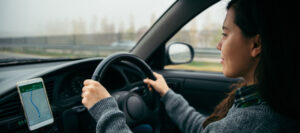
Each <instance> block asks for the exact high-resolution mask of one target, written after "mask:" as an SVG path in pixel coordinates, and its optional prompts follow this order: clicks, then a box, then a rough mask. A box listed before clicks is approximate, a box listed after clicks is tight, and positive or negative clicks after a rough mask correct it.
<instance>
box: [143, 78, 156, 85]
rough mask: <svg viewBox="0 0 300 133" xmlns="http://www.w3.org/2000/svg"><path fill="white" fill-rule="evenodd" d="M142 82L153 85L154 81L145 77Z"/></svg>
mask: <svg viewBox="0 0 300 133" xmlns="http://www.w3.org/2000/svg"><path fill="white" fill-rule="evenodd" d="M144 83H146V84H150V85H153V84H154V83H155V82H154V81H153V80H151V79H145V80H144Z"/></svg>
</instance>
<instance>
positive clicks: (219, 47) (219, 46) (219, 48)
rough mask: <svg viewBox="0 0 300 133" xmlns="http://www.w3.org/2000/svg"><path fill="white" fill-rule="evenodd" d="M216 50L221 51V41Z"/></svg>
mask: <svg viewBox="0 0 300 133" xmlns="http://www.w3.org/2000/svg"><path fill="white" fill-rule="evenodd" d="M217 49H218V50H220V51H221V49H222V40H220V42H219V43H218V45H217Z"/></svg>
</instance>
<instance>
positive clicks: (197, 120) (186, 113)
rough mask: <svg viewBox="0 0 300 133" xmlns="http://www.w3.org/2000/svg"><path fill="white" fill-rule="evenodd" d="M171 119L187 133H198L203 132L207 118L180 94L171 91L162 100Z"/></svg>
mask: <svg viewBox="0 0 300 133" xmlns="http://www.w3.org/2000/svg"><path fill="white" fill-rule="evenodd" d="M161 101H162V102H163V103H164V106H165V109H166V112H167V113H168V115H169V117H170V118H171V119H172V120H173V122H174V123H176V124H177V126H178V127H179V129H180V130H181V131H182V132H185V133H196V132H198V133H199V132H201V131H202V123H203V122H204V120H205V116H203V115H202V114H200V113H199V112H197V111H196V110H195V109H194V108H193V107H191V106H190V105H189V104H188V102H187V101H186V100H185V99H184V98H183V97H182V96H181V95H179V94H176V93H175V92H174V91H172V90H171V89H170V90H169V91H168V92H167V93H166V94H165V95H164V96H163V97H162V98H161Z"/></svg>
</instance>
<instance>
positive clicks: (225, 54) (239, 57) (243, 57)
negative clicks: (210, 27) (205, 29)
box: [217, 8, 254, 78]
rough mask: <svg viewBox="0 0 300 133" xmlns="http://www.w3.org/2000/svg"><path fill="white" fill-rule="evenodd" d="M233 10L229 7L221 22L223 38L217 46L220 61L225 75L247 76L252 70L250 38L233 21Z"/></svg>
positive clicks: (233, 76)
mask: <svg viewBox="0 0 300 133" xmlns="http://www.w3.org/2000/svg"><path fill="white" fill-rule="evenodd" d="M234 15H235V14H234V10H233V9H232V8H230V9H229V10H228V12H227V15H226V18H225V20H224V24H223V38H222V39H221V40H220V42H219V44H218V46H217V48H218V49H219V50H221V63H222V66H223V73H224V75H225V76H226V77H232V78H235V77H244V78H248V77H249V74H250V73H251V72H252V71H253V67H254V62H253V58H252V57H251V43H252V40H251V38H247V37H244V36H243V34H242V32H241V30H240V28H239V27H238V26H237V25H236V24H235V23H234Z"/></svg>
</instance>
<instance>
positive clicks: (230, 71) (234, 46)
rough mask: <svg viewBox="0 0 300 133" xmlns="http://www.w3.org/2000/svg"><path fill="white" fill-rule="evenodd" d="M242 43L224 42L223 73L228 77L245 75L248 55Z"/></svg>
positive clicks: (236, 41)
mask: <svg viewBox="0 0 300 133" xmlns="http://www.w3.org/2000/svg"><path fill="white" fill-rule="evenodd" d="M240 45H243V43H242V42H240V41H238V40H233V39H230V40H228V41H227V42H224V44H223V47H222V56H223V58H224V62H223V64H222V65H223V73H224V75H225V76H226V77H231V78H235V77H240V76H242V75H243V73H244V70H245V69H244V68H245V67H247V63H246V62H247V60H248V58H247V54H246V52H247V51H246V50H245V48H244V47H240Z"/></svg>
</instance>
